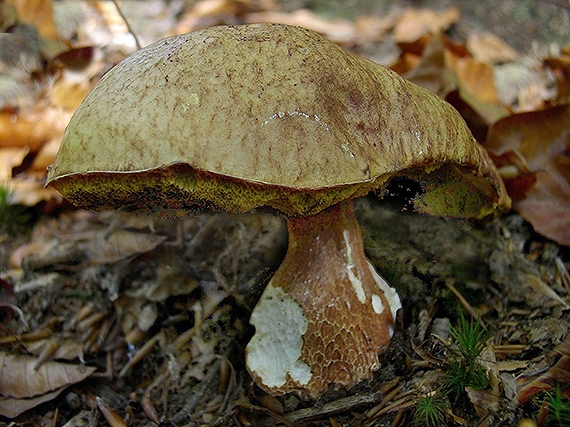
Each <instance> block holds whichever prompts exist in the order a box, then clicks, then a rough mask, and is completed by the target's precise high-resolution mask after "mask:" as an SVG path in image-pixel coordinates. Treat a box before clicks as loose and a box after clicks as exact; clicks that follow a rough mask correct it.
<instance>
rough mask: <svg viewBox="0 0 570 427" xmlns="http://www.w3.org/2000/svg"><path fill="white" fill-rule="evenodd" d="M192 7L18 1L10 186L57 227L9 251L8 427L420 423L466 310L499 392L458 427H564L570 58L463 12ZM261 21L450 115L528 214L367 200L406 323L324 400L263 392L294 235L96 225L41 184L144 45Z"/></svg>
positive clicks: (2, 109)
mask: <svg viewBox="0 0 570 427" xmlns="http://www.w3.org/2000/svg"><path fill="white" fill-rule="evenodd" d="M190 3H191V4H183V3H182V2H164V3H163V2H161V1H152V2H148V5H149V7H148V8H146V7H145V8H140V9H146V10H147V12H144V11H141V10H136V8H129V7H128V6H127V5H122V6H121V9H117V7H116V6H115V5H114V4H113V3H111V2H89V3H88V2H85V3H82V4H80V6H77V5H74V6H73V7H71V6H70V7H69V8H65V7H58V6H59V5H58V4H59V2H54V3H52V2H51V1H50V0H29V1H26V2H24V1H21V0H9V1H7V2H4V3H3V4H2V7H3V14H2V15H1V16H2V18H1V20H0V25H1V26H2V28H3V30H4V31H6V33H5V34H3V39H2V43H3V44H2V48H3V50H2V56H1V61H2V79H3V82H6V85H4V84H3V85H2V86H1V88H2V89H1V93H0V101H1V102H2V104H1V105H0V158H1V161H0V182H1V183H2V185H3V186H6V187H7V188H8V189H9V191H10V198H9V203H10V204H14V205H25V206H30V207H33V209H36V210H37V211H38V212H40V213H41V214H42V215H41V216H40V220H39V221H38V222H37V223H36V224H35V225H34V226H33V228H31V229H30V232H29V233H28V234H27V235H23V236H21V237H10V236H8V235H4V234H2V237H1V241H2V251H1V252H0V254H1V259H2V274H1V277H2V283H3V284H5V286H4V285H3V288H4V292H3V294H2V295H1V298H2V301H0V309H1V310H2V318H1V325H2V333H1V336H0V346H1V347H2V349H1V350H2V353H0V356H1V360H2V366H3V369H8V370H14V372H18V373H19V374H18V375H13V376H8V375H2V378H1V381H0V414H1V415H2V416H4V417H6V418H7V419H14V420H15V421H16V422H17V423H18V424H19V425H31V424H32V423H37V422H42V423H43V422H50V423H57V424H58V425H81V424H80V423H81V422H87V421H84V420H91V422H93V420H94V419H96V418H97V415H96V414H97V411H99V412H100V413H101V416H102V417H103V418H105V419H106V421H107V422H108V423H109V424H110V425H113V426H119V425H156V424H158V423H159V422H165V423H171V424H172V425H238V426H240V425H243V426H248V425H268V426H269V425H331V426H336V425H368V426H381V425H393V426H398V425H408V424H409V423H411V422H413V420H414V419H417V418H414V414H415V409H414V408H415V406H416V404H417V402H418V396H431V395H432V394H433V393H434V392H435V391H436V390H437V387H438V385H439V384H440V383H441V382H442V381H443V380H444V378H445V375H446V374H445V367H446V359H448V358H449V356H450V354H452V353H451V352H452V343H451V341H450V340H451V339H452V338H451V335H450V333H449V332H450V330H451V329H450V328H451V325H452V323H453V324H455V323H456V321H457V319H459V314H460V313H468V315H470V316H471V317H472V318H474V319H475V320H477V321H479V322H483V323H484V324H486V325H487V326H488V328H489V331H490V332H491V334H490V338H488V339H487V340H486V341H485V343H484V351H483V352H482V354H481V356H480V357H479V359H480V363H481V365H482V366H483V367H484V369H485V370H486V372H487V373H488V374H489V376H490V378H491V379H492V387H491V388H490V389H489V390H477V389H474V388H473V387H466V388H465V393H466V394H465V399H466V400H465V402H464V404H462V405H458V404H457V403H453V404H452V403H451V402H445V420H446V422H447V423H448V424H449V425H478V426H479V425H480V426H483V425H505V426H506V425H516V423H517V422H519V421H520V422H521V423H522V422H523V420H527V419H528V418H532V419H534V420H535V422H537V423H538V424H539V425H547V424H546V423H547V421H546V418H547V417H546V415H545V413H544V411H545V409H544V408H545V406H544V405H542V402H543V401H544V398H545V392H553V390H555V388H556V387H560V388H561V389H562V390H563V393H562V395H561V396H562V397H563V398H564V396H565V394H564V393H567V390H568V375H570V374H569V370H570V367H569V364H568V360H567V359H568V357H570V354H569V352H568V349H567V347H568V345H567V341H568V336H569V334H568V330H569V329H570V324H569V321H568V320H567V319H568V307H569V303H570V297H569V295H570V283H569V282H568V265H569V256H568V254H569V252H568V249H567V246H569V245H570V237H569V236H568V234H567V232H568V230H569V229H570V226H569V225H570V224H569V223H568V221H569V219H570V209H569V208H570V206H568V200H570V193H569V190H568V189H569V188H570V184H569V182H570V173H569V170H570V169H569V168H570V165H569V164H568V152H569V144H570V137H569V135H570V130H569V126H570V120H569V117H567V116H568V100H569V96H568V93H569V89H568V88H570V77H569V76H570V72H569V70H570V67H569V65H568V64H569V61H568V58H569V56H568V55H569V51H568V49H569V48H568V47H567V46H566V47H565V46H558V47H556V46H552V45H551V46H549V48H548V50H547V51H546V53H545V54H542V55H539V54H537V53H536V52H534V53H530V54H529V53H526V52H517V51H515V50H514V49H512V48H511V47H510V46H509V45H508V44H507V43H506V42H505V41H503V40H501V39H500V38H499V37H497V36H495V35H493V34H491V33H488V32H477V31H471V32H470V34H468V36H467V37H465V38H458V37H457V34H455V33H454V28H455V27H456V26H458V25H459V24H460V23H461V22H462V21H463V20H465V19H468V18H469V17H467V18H466V17H464V16H462V15H461V12H460V10H459V9H458V8H455V7H452V8H449V9H443V10H435V9H417V8H416V9H412V8H408V9H406V8H394V9H391V11H390V13H383V14H381V15H380V14H377V15H365V14H363V15H362V16H357V17H356V18H354V19H351V18H345V17H334V18H331V16H325V15H320V14H319V13H317V12H316V11H315V10H313V9H311V8H310V7H309V6H310V5H309V4H303V2H298V3H299V4H298V5H297V6H295V5H289V4H288V2H283V4H281V3H280V2H276V1H272V0H262V1H239V2H238V1H232V0H202V1H196V2H190ZM64 9H65V10H64ZM120 12H122V13H123V15H124V16H126V17H127V19H128V24H127V23H126V22H125V20H124V19H123V16H122V15H121V13H120ZM561 12H564V11H561ZM148 19H153V20H155V21H156V25H154V26H152V29H151V28H150V27H151V26H149V25H145V22H148ZM145 20H147V21H145ZM62 21H64V22H65V24H62V23H61V22H62ZM261 21H274V22H275V21H276V22H282V23H289V24H294V25H302V26H305V27H307V28H310V29H312V30H314V31H317V32H320V33H321V34H323V35H325V36H326V37H328V38H330V39H331V40H333V41H335V42H336V43H339V44H340V45H342V46H344V47H346V48H348V49H350V50H352V51H354V52H356V53H358V54H361V55H364V56H367V57H370V58H373V59H374V60H376V61H377V62H380V63H382V64H384V65H386V66H390V67H392V68H393V69H395V70H397V71H398V72H399V73H401V74H403V75H404V76H406V77H407V78H408V79H410V80H412V81H415V82H416V83H418V84H421V85H424V86H426V87H428V88H429V89H431V90H433V91H435V92H436V93H438V94H439V95H440V96H441V97H443V98H445V99H447V100H448V101H449V102H451V103H452V104H453V105H454V106H455V107H456V108H457V109H458V110H459V111H460V113H461V114H462V115H463V116H464V118H465V120H466V121H467V123H468V124H469V126H470V127H471V129H472V131H473V133H474V134H475V136H476V137H477V138H478V140H479V141H481V142H482V143H484V145H485V147H486V148H487V149H488V150H489V151H490V152H491V154H493V156H494V159H495V160H496V162H497V165H498V167H499V168H500V170H501V173H502V175H503V178H504V180H505V183H506V185H507V187H508V189H509V194H510V195H511V196H512V197H513V199H514V200H515V203H514V210H515V211H516V212H511V213H509V214H506V215H504V216H502V217H501V218H498V219H497V220H495V221H494V222H492V223H490V224H486V225H480V224H470V223H468V222H465V221H453V220H445V219H438V218H430V217H422V216H418V215H413V214H409V213H408V212H406V211H404V212H398V211H397V210H395V209H391V208H386V207H385V206H383V205H381V204H379V203H378V202H377V201H376V200H374V199H373V198H366V199H362V200H359V201H358V204H357V207H358V213H359V219H360V222H361V224H362V226H363V230H364V234H365V240H366V245H367V251H368V255H369V257H370V259H371V260H372V262H373V263H374V264H375V265H376V267H377V268H378V269H379V270H380V272H381V273H382V274H383V275H384V276H385V277H387V278H388V279H389V281H390V283H391V284H393V285H394V286H396V287H397V288H398V291H399V293H400V296H401V298H402V300H403V302H404V307H405V308H404V310H403V313H402V314H401V315H400V318H399V325H398V330H397V332H396V335H395V338H394V341H393V343H392V344H391V346H390V348H389V349H388V352H387V353H386V354H385V355H384V356H383V357H382V365H383V368H382V369H381V370H380V371H379V372H378V373H377V375H376V377H375V378H374V380H373V381H371V382H370V383H367V384H361V385H359V386H357V387H355V389H354V390H350V391H348V392H347V391H344V392H340V393H337V394H333V395H330V396H329V395H326V396H324V397H323V398H322V399H321V400H320V401H318V402H316V404H314V403H311V402H302V401H300V400H299V399H297V398H296V397H294V396H285V397H284V398H272V397H269V396H266V395H264V393H262V392H261V391H260V390H258V389H256V388H255V386H254V385H253V384H252V382H251V380H250V378H249V377H248V375H247V373H246V372H245V369H244V366H243V349H244V346H245V344H246V342H247V338H248V337H249V336H250V335H251V333H252V331H251V328H250V327H249V326H248V324H247V319H248V317H249V312H250V311H251V308H252V307H253V306H254V304H255V302H256V299H257V298H258V297H259V295H260V293H261V291H262V289H263V286H264V284H265V283H266V281H267V278H268V277H270V275H271V272H272V271H274V270H275V268H276V267H277V266H278V265H279V262H280V259H281V258H282V256H283V251H284V248H285V239H286V235H285V231H284V228H283V224H282V222H281V221H280V220H279V219H278V218H275V217H273V216H270V215H267V214H265V213H262V212H257V213H255V212H254V213H252V214H248V215H245V216H232V215H228V214H212V213H204V214H201V215H199V216H196V217H192V218H187V219H180V220H172V221H163V220H157V219H153V218H146V217H135V216H132V215H126V214H116V213H99V214H92V213H87V212H83V211H75V210H73V209H70V206H69V205H67V204H66V202H64V201H63V200H61V198H60V197H59V196H58V195H57V194H56V193H54V192H53V191H51V190H49V189H44V188H43V183H44V181H45V167H46V166H47V165H49V164H50V163H51V161H52V160H53V158H54V156H55V153H56V151H57V147H58V145H59V141H60V139H61V135H62V133H63V129H64V127H65V124H66V123H67V121H68V120H69V117H70V116H71V114H72V113H73V111H74V109H75V108H76V107H77V105H78V104H79V103H80V102H81V100H82V99H83V97H84V96H85V94H86V93H87V92H88V91H89V90H90V88H92V87H93V85H94V84H95V83H96V82H97V81H98V79H99V78H100V77H101V75H102V74H103V73H104V72H105V71H106V70H108V69H109V68H110V67H112V66H113V65H114V64H115V63H117V62H118V61H120V60H121V59H122V58H124V57H125V56H126V55H128V54H129V53H132V52H133V51H134V50H135V49H136V43H135V38H134V37H133V34H132V32H134V33H135V34H136V36H137V39H140V40H141V42H142V43H143V44H147V43H149V42H151V41H153V40H156V39H157V38H160V37H164V36H167V35H170V34H175V33H181V32H187V31H192V30H195V29H200V28H204V27H207V26H210V25H218V24H240V23H248V22H261ZM145 28H148V30H147V31H145ZM63 34H65V36H63ZM4 41H6V43H4ZM4 46H7V47H11V48H12V50H7V48H4ZM5 53H6V54H5ZM14 58H18V59H17V60H15V59H14ZM394 193H396V195H397V193H398V191H397V190H395V191H394ZM396 200H397V197H396V196H394V197H389V198H388V205H389V204H390V203H391V202H394V204H398V203H397V202H395V201H396ZM400 207H401V206H400ZM6 218H7V219H9V217H6ZM2 220H3V221H4V220H6V219H4V218H2ZM6 372H9V371H6ZM22 375H23V376H22ZM48 378H49V380H48ZM52 378H58V379H57V380H53V381H52ZM14 390H19V391H18V392H17V393H15V392H14ZM564 390H566V391H565V392H564ZM15 394H16V395H15ZM81 420H83V421H81ZM525 422H526V421H525ZM521 425H522V424H521Z"/></svg>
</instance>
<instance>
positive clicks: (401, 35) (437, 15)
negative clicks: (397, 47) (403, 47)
mask: <svg viewBox="0 0 570 427" xmlns="http://www.w3.org/2000/svg"><path fill="white" fill-rule="evenodd" d="M459 15H460V12H459V9H458V8H456V7H450V8H448V9H445V10H443V11H441V12H436V11H434V10H432V9H412V8H408V9H406V10H405V11H404V12H403V13H402V16H401V17H400V20H399V21H398V23H397V24H396V27H395V28H394V39H395V40H396V42H398V43H410V42H415V41H416V40H418V39H419V38H420V37H422V36H423V35H425V34H427V33H432V34H435V33H438V32H440V31H444V30H446V29H447V28H449V26H450V25H451V24H453V23H455V22H457V20H458V19H459Z"/></svg>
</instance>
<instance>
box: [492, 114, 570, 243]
mask: <svg viewBox="0 0 570 427" xmlns="http://www.w3.org/2000/svg"><path fill="white" fill-rule="evenodd" d="M485 147H486V148H487V150H489V151H490V152H491V153H493V154H494V155H495V156H497V157H500V156H504V155H505V154H506V153H508V154H510V155H513V156H514V157H510V158H511V159H512V158H516V159H518V160H519V161H522V162H524V163H523V164H524V166H525V167H526V169H527V170H528V171H530V172H532V174H534V176H535V178H536V182H535V183H534V184H532V185H531V186H530V188H529V189H528V191H526V194H525V197H524V198H522V199H519V200H515V201H514V203H513V208H514V209H515V210H516V211H518V212H519V213H520V214H521V215H522V216H523V218H525V219H526V220H527V221H528V222H530V223H531V224H532V225H533V227H534V228H535V230H536V231H537V232H538V233H540V234H542V235H543V236H546V237H548V238H549V239H552V240H554V241H556V242H558V243H560V244H562V245H566V246H570V155H569V153H570V106H568V105H564V106H558V107H552V108H548V109H545V110H542V111H534V112H528V113H520V114H515V115H512V116H510V117H507V118H504V119H502V120H499V121H498V122H497V123H495V124H494V125H493V126H492V127H491V129H490V131H489V134H488V137H487V141H486V142H485ZM500 166H502V167H504V166H507V165H500ZM511 166H514V167H515V168H516V170H518V171H519V172H520V173H515V174H514V176H513V175H511V177H508V178H507V177H505V182H506V183H507V184H509V185H511V186H513V185H514V186H516V185H517V183H518V181H520V180H521V179H523V180H525V181H527V180H528V178H527V176H526V175H528V174H527V173H525V171H522V170H520V167H519V166H518V165H517V164H514V162H513V164H511ZM523 185H525V186H527V185H526V184H524V183H523Z"/></svg>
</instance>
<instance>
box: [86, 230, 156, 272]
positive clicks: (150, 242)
mask: <svg viewBox="0 0 570 427" xmlns="http://www.w3.org/2000/svg"><path fill="white" fill-rule="evenodd" d="M165 240H166V236H158V235H156V234H148V233H135V232H132V231H126V230H118V231H115V232H114V233H113V234H111V235H110V236H108V237H107V236H105V235H104V234H103V233H101V234H100V235H98V237H97V238H95V239H91V240H89V241H88V242H86V250H87V253H88V254H89V258H90V259H91V261H92V262H94V263H95V264H102V263H111V262H116V261H119V260H122V259H125V258H128V257H130V256H132V255H135V254H140V253H145V252H148V251H151V250H153V249H154V248H156V247H157V246H158V245H160V244H161V243H162V242H164V241H165Z"/></svg>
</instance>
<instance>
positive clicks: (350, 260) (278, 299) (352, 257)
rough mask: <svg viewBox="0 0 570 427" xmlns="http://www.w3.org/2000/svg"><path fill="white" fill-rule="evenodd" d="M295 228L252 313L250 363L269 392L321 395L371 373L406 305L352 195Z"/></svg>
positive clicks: (290, 226) (295, 222)
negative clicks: (371, 252) (379, 267)
mask: <svg viewBox="0 0 570 427" xmlns="http://www.w3.org/2000/svg"><path fill="white" fill-rule="evenodd" d="M288 229H289V246H288V249H287V254H286V256H285V259H284V260H283V263H282V264H281V266H280V267H279V269H278V270H277V271H276V272H275V275H274V276H273V278H272V279H271V281H270V282H269V284H268V285H267V288H266V289H265V292H264V293H263V295H262V297H261V299H260V300H259V302H258V304H257V306H256V307H255V309H254V310H253V312H252V315H251V320H250V322H251V324H252V325H254V326H255V328H256V332H255V335H254V336H253V338H252V339H251V341H250V343H249V344H248V348H247V365H248V369H249V371H250V373H251V375H252V377H253V378H254V380H255V381H256V382H257V383H258V384H259V385H260V386H261V387H262V388H263V389H265V390H266V391H268V392H270V393H273V394H285V393H288V392H296V393H298V394H300V395H302V396H306V397H313V398H314V397H318V396H320V395H321V394H322V393H324V392H325V391H327V390H328V389H329V388H330V386H331V385H332V386H333V387H334V388H339V387H347V388H348V387H351V386H353V385H355V384H357V383H358V382H360V381H362V380H364V379H368V378H371V376H372V372H373V371H374V370H376V369H378V367H379V363H378V354H379V353H382V352H383V351H384V349H385V348H386V346H388V344H389V342H390V339H391V337H392V335H393V333H394V318H395V315H396V311H397V310H398V309H399V308H400V307H401V305H400V300H399V298H398V295H397V294H396V292H395V291H394V289H392V288H391V287H390V286H389V285H388V284H387V283H386V281H385V280H384V279H383V278H382V277H380V276H379V275H378V273H377V272H376V271H375V270H374V267H373V266H372V265H371V264H370V262H369V261H368V260H367V259H366V256H365V254H364V245H363V242H362V235H361V233H360V228H359V225H358V222H357V220H356V217H355V215H354V209H353V204H352V200H348V201H344V202H341V203H338V204H336V205H334V206H331V207H329V208H327V209H325V210H323V211H322V212H320V213H318V214H316V215H311V216H307V217H303V218H294V219H290V220H289V221H288Z"/></svg>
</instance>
